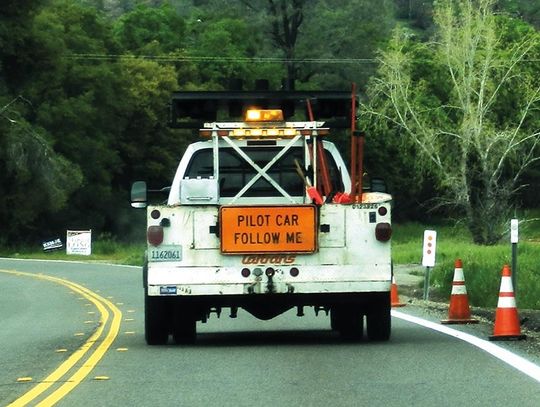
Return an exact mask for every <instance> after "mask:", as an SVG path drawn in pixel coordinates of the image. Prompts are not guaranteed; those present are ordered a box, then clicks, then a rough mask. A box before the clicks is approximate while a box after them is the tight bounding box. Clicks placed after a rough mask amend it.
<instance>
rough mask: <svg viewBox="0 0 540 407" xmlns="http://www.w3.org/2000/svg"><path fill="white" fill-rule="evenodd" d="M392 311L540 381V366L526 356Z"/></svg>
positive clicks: (404, 318) (398, 316)
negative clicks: (451, 337)
mask: <svg viewBox="0 0 540 407" xmlns="http://www.w3.org/2000/svg"><path fill="white" fill-rule="evenodd" d="M391 312H392V316H394V317H396V318H399V319H402V320H404V321H408V322H412V323H413V324H417V325H421V326H423V327H426V328H429V329H433V330H435V331H438V332H441V333H443V334H446V335H450V336H453V337H454V338H457V339H461V340H462V341H465V342H468V343H470V344H471V345H474V346H476V347H478V348H480V349H482V350H484V351H486V352H487V353H489V354H491V355H492V356H495V357H496V358H498V359H500V360H502V361H503V362H504V363H507V364H508V365H510V366H512V367H514V368H515V369H517V370H519V371H520V372H522V373H525V374H526V375H527V376H529V377H531V378H533V379H535V380H536V381H537V382H540V366H538V365H536V364H534V363H533V362H531V361H529V360H527V359H525V358H522V357H521V356H518V355H516V354H515V353H512V352H510V351H509V350H506V349H503V348H501V347H500V346H497V345H495V344H494V343H492V342H488V341H486V340H484V339H480V338H477V337H476V336H473V335H469V334H467V333H464V332H461V331H457V330H455V329H452V328H449V327H447V326H444V325H438V324H436V323H434V322H430V321H427V320H425V319H422V318H418V317H413V316H411V315H407V314H404V313H403V312H400V311H395V310H392V311H391Z"/></svg>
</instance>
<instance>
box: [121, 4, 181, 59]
mask: <svg viewBox="0 0 540 407" xmlns="http://www.w3.org/2000/svg"><path fill="white" fill-rule="evenodd" d="M114 35H115V38H116V39H117V40H118V42H119V43H120V44H121V46H122V48H123V49H124V50H126V51H130V52H133V53H134V54H136V55H162V54H166V53H169V52H175V51H178V50H180V49H182V48H183V47H184V42H185V22H184V20H183V18H182V17H180V16H179V15H178V14H177V13H176V12H175V11H174V9H173V8H172V7H170V6H169V5H167V4H164V5H162V6H161V7H150V6H148V5H145V4H140V5H138V6H137V7H136V8H135V9H134V10H132V11H130V12H128V13H126V14H124V15H122V16H121V17H120V18H119V19H118V21H117V22H116V24H115V29H114Z"/></svg>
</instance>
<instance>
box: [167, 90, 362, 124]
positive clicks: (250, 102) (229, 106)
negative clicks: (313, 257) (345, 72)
mask: <svg viewBox="0 0 540 407" xmlns="http://www.w3.org/2000/svg"><path fill="white" fill-rule="evenodd" d="M351 97H352V95H351V92H350V91H267V90H264V91H209V92H208V91H186V92H174V93H173V95H172V99H171V105H170V121H169V125H170V126H171V127H173V128H187V129H200V128H202V127H204V124H205V123H208V122H215V121H241V119H240V118H241V117H242V116H243V114H244V112H245V111H246V110H247V109H248V108H252V107H258V108H261V109H281V110H283V115H284V119H285V120H291V121H297V120H302V119H304V118H308V117H309V115H308V106H307V105H308V104H307V101H309V102H310V105H311V109H312V111H313V117H315V118H316V119H317V120H322V121H325V123H326V125H327V126H328V127H331V128H350V127H351V117H352V115H351ZM356 100H358V97H357V98H356ZM239 119H240V120H239Z"/></svg>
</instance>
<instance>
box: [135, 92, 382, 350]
mask: <svg viewBox="0 0 540 407" xmlns="http://www.w3.org/2000/svg"><path fill="white" fill-rule="evenodd" d="M201 93H202V92H201ZM175 96H176V98H177V99H176V104H174V103H175V100H173V106H172V107H173V110H175V111H176V113H175V114H176V115H177V116H178V117H180V116H189V115H190V114H192V115H193V116H196V117H198V118H206V117H207V116H210V118H214V117H215V110H217V109H218V107H219V103H220V102H223V100H226V102H227V103H228V104H229V108H230V105H231V104H232V105H233V107H234V109H232V110H235V111H237V112H241V113H242V115H243V118H241V119H237V120H236V121H233V120H225V121H221V120H220V121H218V120H214V121H208V122H201V124H200V129H199V134H200V136H201V137H202V138H203V141H199V142H195V143H193V144H190V145H189V146H188V147H187V149H186V151H185V153H184V155H183V157H182V159H181V160H180V163H179V165H178V169H177V170H176V175H175V176H174V180H173V182H172V185H171V187H170V190H169V189H168V188H167V190H168V192H169V195H168V199H167V201H166V203H162V204H150V203H149V202H148V201H147V192H148V190H147V188H146V183H145V182H144V181H137V182H135V183H134V184H133V186H132V196H131V200H132V206H134V207H139V208H147V231H146V236H147V245H148V246H147V251H146V254H145V264H144V268H143V279H144V290H145V337H146V341H147V343H148V344H151V345H154V344H164V343H166V342H167V341H168V339H169V335H172V338H173V340H174V341H175V342H176V343H189V342H192V341H193V340H194V339H195V336H196V324H197V322H198V321H201V322H206V321H207V319H208V318H209V317H210V315H211V314H212V313H215V314H216V315H217V316H219V315H220V314H221V311H222V309H224V308H226V309H228V310H229V313H230V316H231V317H232V318H235V317H236V316H237V311H238V309H239V308H242V309H244V310H246V311H247V312H249V313H250V314H252V315H253V316H255V317H257V318H259V319H263V320H268V319H271V318H274V317H276V316H278V315H280V314H282V313H283V312H285V311H288V310H290V309H293V308H294V309H296V310H297V315H298V316H303V315H304V309H305V308H306V307H313V308H314V310H315V313H316V314H317V315H318V314H319V313H320V312H321V311H322V312H323V313H324V314H325V315H328V314H329V315H330V326H331V328H332V329H333V330H336V331H338V332H339V333H340V334H341V335H342V336H344V337H349V338H359V337H361V336H362V333H363V326H364V318H365V320H366V325H367V329H366V330H367V336H368V338H369V339H370V340H379V341H384V340H388V338H389V337H390V330H391V328H390V326H391V324H390V289H391V281H392V264H391V244H390V241H391V232H392V228H391V220H390V214H391V196H390V195H389V194H387V193H384V192H373V191H369V188H366V187H365V186H364V185H362V174H363V170H362V159H361V155H362V149H363V148H362V145H363V144H362V141H363V135H362V134H360V133H359V132H357V131H356V130H355V129H354V126H355V124H354V122H355V121H356V119H355V110H356V100H355V95H352V96H351V94H348V93H345V92H337V93H336V92H334V93H330V92H329V93H325V92H311V93H310V92H288V93H285V92H283V93H281V92H258V93H257V92H253V93H249V92H243V93H241V94H234V93H233V94H232V96H231V93H223V94H221V93H219V92H217V94H216V92H214V93H213V94H211V95H208V94H207V95H206V98H205V97H204V96H205V95H201V94H200V93H199V92H188V93H187V94H185V95H183V94H182V93H180V92H179V93H178V94H176V95H175ZM207 98H208V99H209V100H210V101H211V102H212V103H213V106H214V108H213V109H214V110H212V109H210V110H211V111H210V112H209V111H208V108H207V107H205V108H204V109H202V108H201V110H199V111H198V112H199V113H197V112H195V113H194V111H193V109H196V108H195V107H194V106H205V105H204V103H203V102H204V101H208V100H207ZM299 102H300V103H305V104H306V106H307V110H306V111H307V112H308V113H309V114H308V116H309V117H308V119H307V120H302V121H298V119H295V120H289V119H288V118H286V116H284V112H285V113H286V114H287V115H289V116H290V115H291V113H292V111H293V110H294V109H292V108H291V106H293V105H294V104H298V103H299ZM249 106H252V107H253V108H252V109H248V108H247V107H249ZM261 106H262V107H268V106H270V107H271V108H270V109H268V108H266V109H261V108H260V107H261ZM329 106H330V107H331V108H330V109H329V108H328V107H329ZM336 106H337V107H336ZM189 109H192V110H191V111H189ZM229 110H231V109H229ZM296 110H298V109H296ZM201 111H202V113H200V112H201ZM334 111H339V112H341V113H344V112H345V113H344V114H342V116H347V115H348V114H350V117H351V120H350V121H351V122H352V132H351V133H352V140H353V141H352V143H351V146H352V147H351V149H352V150H353V154H355V156H354V157H353V158H352V161H353V163H354V167H353V168H352V169H351V173H354V177H353V179H352V181H351V177H350V175H349V171H348V170H347V167H346V165H345V162H344V160H343V158H342V156H341V155H340V154H339V152H338V149H337V148H336V146H335V145H334V144H333V143H332V142H330V141H329V140H330V139H331V135H330V128H329V127H328V126H327V125H325V123H324V122H323V121H319V119H318V118H317V119H314V117H313V116H314V113H315V114H323V113H324V114H326V115H329V114H332V113H333V112H334ZM182 123H183V124H181V125H180V126H176V127H183V126H184V127H189V126H188V125H185V122H182ZM355 140H357V141H355ZM355 146H358V148H355Z"/></svg>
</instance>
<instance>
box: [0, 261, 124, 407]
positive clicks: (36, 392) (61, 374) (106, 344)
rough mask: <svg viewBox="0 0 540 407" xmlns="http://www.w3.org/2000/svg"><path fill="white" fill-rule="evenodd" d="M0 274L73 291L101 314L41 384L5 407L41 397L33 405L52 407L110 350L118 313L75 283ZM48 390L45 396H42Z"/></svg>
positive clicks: (114, 307) (38, 277) (95, 295)
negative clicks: (94, 326) (91, 329)
mask: <svg viewBox="0 0 540 407" xmlns="http://www.w3.org/2000/svg"><path fill="white" fill-rule="evenodd" d="M0 273H6V274H11V275H15V276H25V277H32V278H37V279H40V280H46V281H51V282H53V283H56V284H60V285H63V286H65V287H68V288H69V289H71V290H73V291H74V292H76V293H78V294H80V295H82V296H83V297H84V298H86V299H87V300H89V301H91V302H92V303H93V304H94V305H95V306H96V307H97V309H98V310H99V312H100V314H101V317H100V321H99V327H98V329H97V330H96V331H95V332H94V333H93V334H92V335H91V336H90V337H89V338H88V340H87V341H86V342H85V343H84V344H83V345H82V346H81V347H80V348H79V349H77V350H76V351H75V352H74V353H73V354H72V355H71V356H70V357H69V358H68V359H67V360H66V361H65V362H63V363H62V364H61V365H60V366H58V368H56V370H54V371H53V372H52V373H51V374H49V376H47V377H46V378H45V379H43V381H41V382H40V383H39V384H37V385H36V386H34V387H33V388H32V389H30V390H29V391H28V392H26V393H25V394H23V395H22V396H21V397H19V398H18V399H17V400H15V401H14V402H13V403H11V404H9V405H8V407H19V406H26V405H27V404H28V403H30V402H31V401H33V400H35V399H36V398H38V397H41V400H40V401H39V402H38V403H37V404H36V405H37V406H52V405H54V404H56V403H57V402H58V401H59V400H61V399H62V398H63V397H65V396H66V395H67V394H68V393H69V392H70V391H71V390H73V389H74V388H75V387H77V385H79V384H80V383H81V382H82V381H83V380H84V378H85V377H86V376H88V374H89V373H90V372H91V371H92V369H94V367H95V366H96V365H97V364H98V363H99V361H100V360H101V358H102V357H103V355H105V352H107V350H108V349H109V348H110V346H111V345H112V343H113V341H114V340H115V338H116V336H117V335H118V332H119V330H120V323H121V321H122V312H121V311H120V310H119V309H118V308H117V307H116V306H115V305H114V304H113V303H111V302H110V301H108V300H106V299H105V298H103V297H101V296H99V295H98V294H96V293H94V292H93V291H91V290H89V289H87V288H85V287H83V286H81V285H79V284H76V283H73V282H71V281H68V280H64V279H61V278H58V277H53V276H48V275H44V274H32V273H24V272H19V271H11V270H0ZM111 312H112V320H111V322H110V324H108V322H109V319H110V313H111ZM106 327H108V329H107V331H105V328H106ZM85 356H86V359H85V361H84V362H83V363H82V365H81V364H79V365H80V367H78V368H76V367H75V365H77V364H78V363H79V361H81V360H82V359H83V358H84V357H85ZM73 370H74V372H73V373H72V374H71V376H70V377H69V378H67V379H66V377H67V376H68V375H69V374H70V372H72V371H73ZM60 382H62V383H63V384H62V385H60V386H59V387H57V388H56V389H55V390H52V391H51V390H50V388H51V386H54V385H57V384H59V383H60ZM48 390H49V393H48V394H44V393H45V392H46V391H48Z"/></svg>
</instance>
